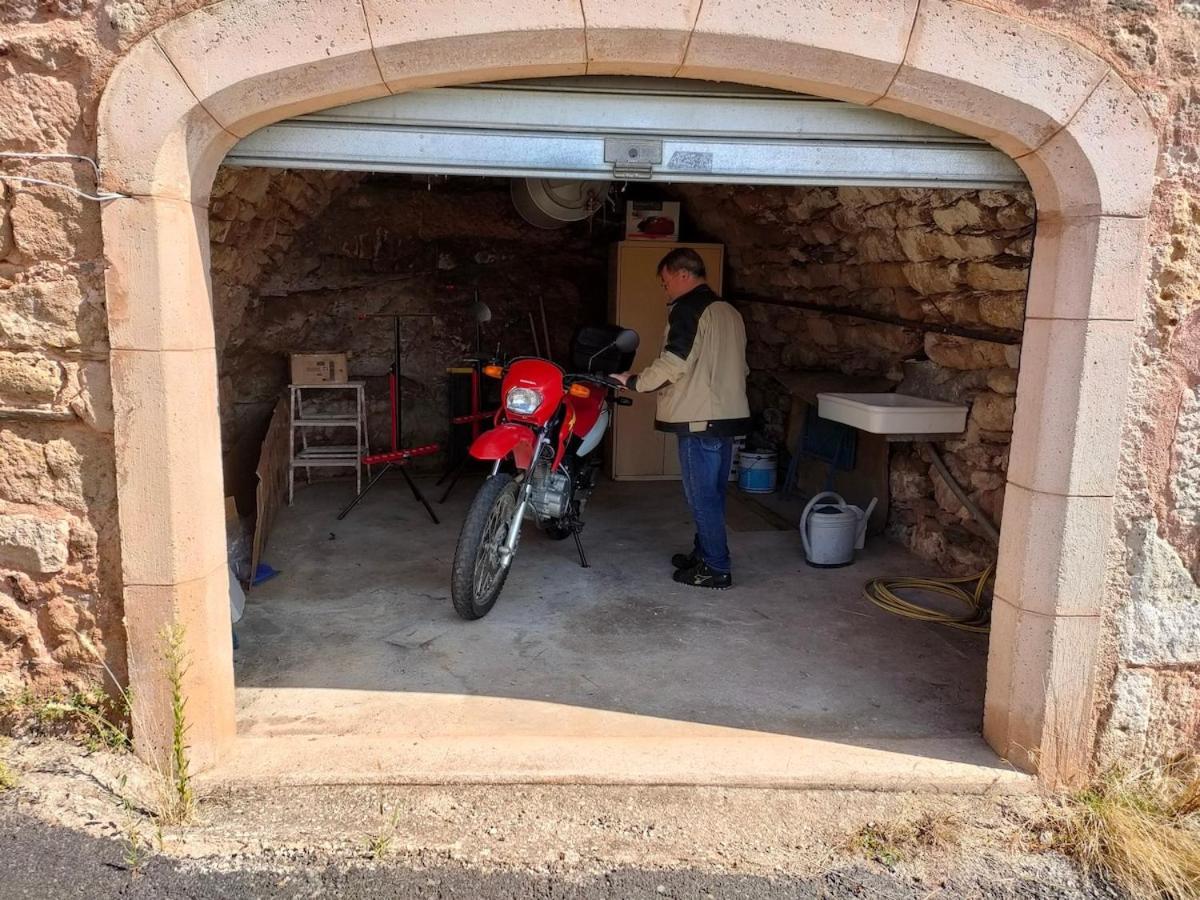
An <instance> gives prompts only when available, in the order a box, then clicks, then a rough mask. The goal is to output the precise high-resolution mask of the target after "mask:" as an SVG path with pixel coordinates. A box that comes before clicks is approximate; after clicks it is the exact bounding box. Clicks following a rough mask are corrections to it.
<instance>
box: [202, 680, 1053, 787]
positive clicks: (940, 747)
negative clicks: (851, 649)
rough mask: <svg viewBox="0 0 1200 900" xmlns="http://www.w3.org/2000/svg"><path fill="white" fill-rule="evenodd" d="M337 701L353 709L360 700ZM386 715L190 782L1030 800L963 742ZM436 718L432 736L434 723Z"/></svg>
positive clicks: (269, 738)
mask: <svg viewBox="0 0 1200 900" xmlns="http://www.w3.org/2000/svg"><path fill="white" fill-rule="evenodd" d="M343 702H346V703H348V704H352V705H353V706H354V707H355V708H357V709H359V710H361V709H362V707H363V703H364V700H363V698H343ZM368 705H369V702H368ZM389 705H391V704H389ZM394 706H395V708H394V710H392V711H393V712H394V713H395V715H396V718H395V719H392V721H393V722H394V723H396V724H398V725H403V724H404V723H408V724H410V725H413V726H415V727H412V728H404V727H401V728H399V729H397V730H396V731H395V732H393V733H375V734H370V733H366V734H364V733H362V732H361V731H356V733H353V734H340V735H335V734H329V733H324V734H318V733H303V732H302V731H296V732H293V733H273V734H269V735H262V734H257V735H256V734H243V735H240V736H239V737H238V739H237V741H236V744H235V747H234V751H233V753H232V754H231V755H230V757H229V758H228V759H227V760H226V762H225V763H223V764H222V765H221V766H220V767H219V768H218V769H216V770H214V771H211V772H208V773H205V774H204V775H203V776H201V777H200V781H201V783H204V782H211V783H214V784H217V783H219V784H222V785H223V786H228V785H229V784H230V783H238V782H243V783H245V782H249V783H272V784H295V785H321V784H330V785H334V784H337V785H343V784H408V785H417V784H420V785H431V784H432V785H452V784H510V785H511V784H569V785H663V786H717V787H755V788H794V789H808V790H812V789H846V790H850V789H852V790H874V791H925V792H946V793H957V794H964V793H965V794H996V795H1011V794H1021V793H1027V792H1031V791H1033V790H1035V789H1036V784H1037V783H1036V779H1035V778H1034V777H1033V776H1031V775H1027V774H1025V773H1023V772H1020V771H1018V770H1016V769H1015V768H1013V767H1012V766H1010V765H1009V764H1007V763H1005V762H1004V761H1002V760H1000V759H998V758H997V757H996V755H995V754H994V753H993V752H992V750H991V749H990V748H989V747H988V746H987V745H986V744H985V743H984V741H983V740H982V738H980V737H978V736H972V735H966V736H942V737H930V738H888V739H880V740H869V739H865V738H864V739H863V741H862V743H861V744H856V743H853V742H848V741H847V740H845V739H842V740H836V741H835V740H827V739H820V738H809V737H801V736H795V735H786V734H774V733H768V732H761V731H753V730H749V729H743V728H730V727H726V726H719V725H707V724H700V723H694V722H686V721H678V720H670V719H661V718H655V717H651V716H641V715H630V714H625V713H617V712H612V711H608V710H596V709H586V708H579V707H568V706H563V705H560V704H554V703H543V702H538V701H528V700H512V699H508V698H486V697H462V696H454V695H418V696H407V697H403V698H395V701H394ZM377 712H382V708H379V707H377ZM389 718H390V717H389ZM438 720H440V721H441V722H442V723H443V727H437V726H436V725H434V723H435V722H437V721H438ZM376 721H377V722H378V721H379V719H376ZM301 727H302V726H301Z"/></svg>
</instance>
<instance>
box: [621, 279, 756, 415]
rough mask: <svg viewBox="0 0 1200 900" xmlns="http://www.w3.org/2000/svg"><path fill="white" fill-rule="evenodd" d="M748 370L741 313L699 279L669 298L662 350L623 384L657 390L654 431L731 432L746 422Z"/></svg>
mask: <svg viewBox="0 0 1200 900" xmlns="http://www.w3.org/2000/svg"><path fill="white" fill-rule="evenodd" d="M749 372H750V370H749V368H747V366H746V325H745V323H744V322H743V321H742V315H741V313H739V312H738V311H737V310H736V309H734V308H733V307H732V306H730V305H729V304H728V303H726V302H725V301H724V300H722V299H721V298H720V297H719V296H717V294H716V293H715V292H714V291H713V289H712V288H710V287H709V286H708V285H707V284H702V285H700V286H699V287H696V288H693V289H692V290H690V291H688V292H687V293H686V294H684V295H682V296H681V297H677V298H675V302H674V303H672V304H671V312H670V315H669V316H668V317H667V330H666V341H665V345H664V346H663V351H662V353H661V354H660V355H659V357H658V359H656V360H654V362H652V363H650V365H648V366H647V367H646V368H645V369H643V370H642V371H641V372H639V373H638V374H637V375H634V376H633V377H632V378H630V380H629V388H630V389H631V390H635V391H638V392H640V393H650V392H652V391H657V392H658V398H657V399H658V412H657V415H656V417H655V423H654V426H655V427H656V428H658V429H659V430H660V431H670V432H675V433H677V434H709V435H720V436H734V435H740V434H746V433H747V431H749V428H750V404H749V402H748V401H747V400H746V376H747V375H748V374H749Z"/></svg>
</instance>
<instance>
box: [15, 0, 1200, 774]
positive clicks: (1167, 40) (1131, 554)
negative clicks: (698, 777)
mask: <svg viewBox="0 0 1200 900" xmlns="http://www.w3.org/2000/svg"><path fill="white" fill-rule="evenodd" d="M278 6H279V4H266V5H264V4H259V3H253V2H249V0H226V2H224V3H216V4H206V3H204V2H202V0H182V2H155V0H139V2H123V0H103V2H102V0H13V2H8V3H6V4H4V5H3V6H0V110H2V111H3V113H2V114H0V150H3V151H4V152H6V153H16V154H77V155H79V156H82V157H86V158H89V159H97V158H98V159H99V163H100V174H99V178H97V173H96V171H94V170H93V168H92V165H91V164H90V163H89V162H87V161H86V160H80V159H67V158H55V157H53V156H44V155H43V156H38V157H36V158H33V157H22V156H7V157H4V158H0V173H3V174H4V175H5V176H6V178H7V180H5V181H3V182H0V191H2V193H0V690H4V691H12V690H16V689H18V688H20V687H21V686H22V685H32V686H34V687H36V688H38V689H43V690H53V689H60V688H62V687H65V686H70V685H73V684H81V683H85V682H89V683H90V682H96V681H99V680H101V677H102V675H101V670H100V667H99V665H98V663H97V661H96V660H95V659H94V657H93V656H92V655H91V654H90V653H88V652H86V650H85V648H84V647H83V646H82V645H81V644H80V638H79V634H81V633H82V634H84V635H86V636H87V637H88V638H90V640H91V642H93V643H94V644H95V645H96V646H97V647H99V648H101V653H102V655H103V657H104V659H105V662H106V663H107V664H108V666H109V667H110V668H111V669H112V670H113V671H114V672H116V673H117V675H118V677H121V678H126V677H128V678H129V679H130V680H131V681H132V682H133V683H134V684H135V696H136V697H137V698H138V702H139V703H140V704H143V708H144V709H153V708H155V704H158V703H161V701H162V694H161V687H160V686H159V682H158V681H157V680H156V679H157V678H158V675H157V674H156V673H157V672H158V670H157V668H156V664H155V663H154V661H153V660H152V659H151V656H152V654H150V653H149V652H148V647H149V637H150V636H151V635H152V634H153V633H155V629H156V628H157V627H158V626H159V625H161V624H162V623H164V622H170V621H173V620H186V621H188V622H190V623H191V625H192V628H191V634H193V635H194V637H195V644H194V646H192V647H191V648H190V650H191V652H192V654H193V660H194V665H193V669H192V673H191V674H190V675H189V678H190V682H189V687H190V689H191V691H192V696H193V707H192V708H193V713H194V715H195V717H196V722H195V725H196V727H195V730H194V731H193V739H194V741H195V743H196V745H197V754H198V755H197V759H198V762H199V763H200V764H205V763H208V762H211V761H213V760H215V759H216V758H217V756H218V755H219V753H220V752H221V748H222V747H223V746H225V745H226V744H227V742H228V740H229V738H230V736H231V733H232V680H231V668H230V666H229V665H228V659H227V653H228V651H227V649H225V648H223V646H222V645H221V643H220V641H219V640H218V639H217V638H218V637H219V634H218V632H219V628H218V627H217V626H219V624H220V623H219V616H218V617H217V618H214V616H215V615H216V612H214V610H216V611H217V612H219V603H218V602H217V601H216V600H215V599H214V598H215V597H216V596H217V594H218V593H219V592H218V588H219V581H220V575H221V572H220V568H219V566H220V565H221V560H220V555H221V554H220V550H221V548H220V545H219V537H218V535H219V533H220V504H219V500H220V498H219V492H218V491H217V487H216V486H217V485H219V483H220V469H219V437H218V434H219V432H218V430H217V423H216V412H215V410H216V389H217V387H216V386H217V379H216V371H215V364H214V363H213V362H212V356H213V353H212V351H213V338H212V337H211V331H212V327H213V326H212V325H211V324H205V317H207V319H209V320H211V317H212V307H211V301H210V300H209V299H208V297H209V292H208V285H207V283H206V282H207V279H208V272H207V268H208V264H209V262H210V260H209V259H208V256H207V253H208V251H207V247H208V240H207V237H208V235H207V233H206V232H207V214H208V209H207V207H208V203H209V193H210V191H209V188H210V186H211V183H212V179H213V175H214V173H215V169H216V163H217V161H218V160H219V158H220V156H221V155H223V153H224V152H225V149H227V147H228V146H230V145H231V144H232V142H233V140H235V139H236V136H238V135H242V134H245V133H247V132H248V131H250V130H253V129H254V128H256V127H259V126H261V125H262V124H265V123H267V122H269V121H273V120H275V119H278V118H282V117H285V116H288V115H292V114H295V113H296V112H299V111H305V110H309V109H315V108H319V107H321V106H331V105H336V104H339V103H343V102H348V101H350V100H353V99H360V98H364V97H368V96H378V95H380V94H382V93H385V92H386V91H388V90H404V89H407V88H408V87H412V86H418V85H420V86H425V85H431V84H441V83H448V82H451V81H456V80H459V81H462V80H465V81H477V80H483V79H484V78H502V77H521V76H523V75H531V74H538V75H557V74H579V73H582V72H585V71H590V72H606V73H627V74H648V75H673V74H679V75H686V76H691V77H708V78H722V79H726V80H731V81H737V80H744V81H747V82H750V83H756V84H767V85H771V86H776V87H783V88H787V89H795V90H804V91H808V92H812V93H818V94H824V95H827V96H834V97H837V98H838V99H848V100H855V101H858V102H868V103H877V104H878V105H880V106H881V107H883V108H887V109H891V110H893V111H898V112H902V113H906V114H909V115H914V116H916V117H918V118H925V119H927V120H929V121H934V122H935V123H936V124H941V125H945V126H948V127H956V128H958V129H959V130H962V131H965V132H967V133H971V134H975V135H978V136H983V137H986V138H987V139H988V140H990V141H992V142H993V143H994V144H995V145H996V146H998V147H999V148H1000V149H1002V150H1004V151H1005V152H1007V153H1009V154H1010V155H1012V156H1014V158H1016V159H1017V161H1018V163H1019V164H1021V165H1022V167H1023V168H1024V169H1025V171H1026V173H1027V174H1028V175H1029V177H1030V180H1031V183H1032V185H1033V193H1034V198H1035V202H1036V204H1037V207H1038V228H1037V234H1036V237H1035V240H1034V245H1033V248H1032V253H1033V256H1032V270H1031V274H1030V284H1029V300H1028V307H1027V309H1026V315H1027V317H1028V318H1027V321H1026V339H1025V342H1024V345H1023V350H1022V353H1023V356H1022V360H1021V374H1020V379H1019V381H1020V384H1019V387H1018V389H1017V400H1016V410H1015V413H1014V416H1015V421H1014V431H1013V435H1014V437H1013V451H1012V454H1011V458H1010V463H1011V465H1010V468H1009V471H1008V473H1007V478H1008V489H1007V491H1006V496H1005V499H1004V510H1005V513H1006V515H1005V521H1006V525H1007V526H1008V527H1007V530H1006V534H1007V535H1008V537H1007V538H1006V541H1007V543H1006V546H1005V547H1002V550H1001V558H1002V566H1001V569H1002V571H1001V582H1000V584H999V586H998V593H1001V594H1002V597H1001V602H1000V603H998V618H997V621H996V627H995V628H994V630H993V636H992V651H991V657H990V673H989V681H990V683H989V712H988V716H989V718H988V719H987V720H985V733H986V734H987V735H988V737H989V740H991V741H992V742H993V745H994V746H997V748H998V749H1000V750H1001V752H1004V753H1010V754H1015V755H1018V756H1019V755H1020V753H1021V748H1022V747H1024V748H1025V750H1026V752H1028V751H1030V749H1031V748H1038V747H1040V748H1041V749H1042V751H1043V752H1049V751H1050V750H1051V749H1052V748H1051V747H1050V746H1049V745H1050V742H1051V738H1052V737H1055V736H1058V737H1062V736H1063V735H1066V738H1065V740H1067V741H1068V742H1069V743H1070V744H1071V749H1070V754H1069V756H1070V760H1069V761H1063V760H1060V761H1058V762H1047V757H1045V756H1043V757H1042V761H1043V765H1044V766H1054V765H1057V766H1060V767H1062V768H1065V769H1066V768H1071V767H1075V768H1078V767H1079V766H1080V765H1083V766H1088V765H1095V764H1100V763H1104V762H1108V761H1113V760H1139V759H1143V758H1153V757H1159V756H1162V755H1165V754H1168V753H1171V752H1174V751H1176V750H1178V749H1181V748H1184V747H1189V746H1190V747H1195V746H1196V744H1197V741H1198V740H1200V587H1198V581H1200V263H1198V262H1197V260H1198V258H1200V257H1198V254H1200V158H1198V157H1197V154H1196V147H1197V146H1198V145H1200V97H1198V96H1197V92H1196V89H1195V82H1196V77H1197V57H1198V55H1200V8H1197V5H1196V4H1195V3H1191V2H1176V3H1166V2H1162V3H1154V2H1144V3H1142V2H1139V3H1128V2H1105V0H1087V2H1082V3H1081V2H1076V0H1049V2H1043V0H1038V2H1032V0H1029V2H1023V0H974V2H966V0H921V2H920V3H918V2H917V0H894V2H892V0H872V2H869V3H867V4H864V5H863V9H858V10H856V12H855V14H854V16H852V17H847V16H846V15H845V14H844V11H843V12H841V13H839V11H838V7H839V6H840V5H839V4H828V3H822V2H819V0H797V2H794V3H788V4H753V5H750V4H738V3H734V2H732V0H729V2H717V0H709V2H706V3H705V4H703V6H701V5H700V4H699V3H698V2H695V0H678V2H672V3H669V4H667V5H666V7H665V8H661V9H660V8H657V7H656V8H655V9H654V11H653V20H649V19H644V18H643V16H644V15H649V13H641V12H638V11H637V10H635V9H633V8H632V7H630V6H629V5H626V4H621V3H615V2H601V0H583V3H582V7H583V8H581V7H580V6H579V5H578V4H572V3H554V2H550V0H514V2H512V3H509V4H503V5H502V6H503V10H502V11H500V10H499V9H498V8H497V7H496V6H495V4H492V3H488V4H476V3H463V4H455V5H454V6H455V8H454V11H453V14H451V12H450V10H449V6H448V5H447V8H442V6H443V5H442V4H437V3H432V4H428V5H427V6H428V8H427V9H426V8H425V7H422V8H421V9H420V10H417V9H415V8H410V7H408V6H407V5H404V4H398V3H389V2H383V0H363V2H358V0H355V2H337V3H329V4H324V3H322V4H315V3H306V2H303V0H292V2H289V3H288V4H287V6H288V10H287V11H283V12H281V11H280V10H279V9H278V8H277V7H278ZM268 7H269V8H270V9H268ZM584 8H586V10H585V9H584ZM423 17H425V18H423ZM497 17H503V19H504V24H503V31H498V30H497V29H498V28H500V27H501V26H500V25H498V24H497V23H496V22H495V19H496V18H497ZM368 23H369V27H368ZM864 23H865V24H869V25H870V30H869V31H867V30H864V27H865V25H864ZM314 35H316V37H315V38H314V37H313V36H314ZM246 40H253V41H254V42H255V43H254V51H253V52H248V51H247V47H246V46H245V44H244V41H246ZM318 44H319V45H320V46H319V48H318V49H319V50H320V53H319V54H317V55H311V54H316V53H317V49H314V47H316V45H318ZM453 60H470V62H469V63H468V62H459V63H453V62H452V61H453ZM467 65H470V66H471V69H470V71H465V70H461V67H462V66H467ZM102 98H103V102H102ZM14 178H26V179H28V178H35V179H42V180H46V181H53V182H57V183H65V184H67V185H70V186H73V187H74V188H76V189H77V190H78V191H79V192H81V193H83V194H90V195H93V196H95V192H96V191H97V189H106V190H113V191H118V192H120V193H122V194H125V195H127V197H128V199H122V200H117V201H111V202H108V203H105V204H103V205H101V204H100V203H97V202H95V201H94V200H91V199H86V198H85V197H82V196H79V195H77V194H74V193H71V192H68V191H64V190H62V189H58V188H51V187H46V186H44V185H36V184H32V183H30V182H27V181H26V182H18V181H14V180H12V179H14ZM981 199H982V198H981ZM306 202H307V201H306ZM312 202H318V203H319V202H320V198H315V199H314V200H313V201H312ZM978 206H979V207H980V208H981V209H982V208H987V205H986V204H985V203H982V202H981V203H980V204H978ZM1005 208H1009V207H1007V206H1006V207H1005ZM963 212H964V214H965V215H970V213H968V212H966V210H965V208H964V211H963ZM945 215H947V216H953V215H955V213H953V212H948V213H945ZM201 217H203V219H204V221H201ZM1017 227H1018V228H1019V227H1022V226H1017ZM960 233H961V232H960ZM188 235H190V236H191V238H190V240H183V239H182V237H181V236H183V237H186V236H188ZM197 237H199V238H200V239H199V240H197ZM1015 240H1017V241H1020V240H1022V238H1020V237H1017V238H1015ZM901 249H904V248H901ZM1015 255H1017V256H1019V255H1020V254H1015ZM909 261H910V262H915V261H916V260H913V259H912V258H911V257H909ZM901 265H903V263H901ZM970 270H971V264H970V263H968V265H967V266H966V267H965V272H966V274H965V276H964V277H966V278H968V280H969V278H970ZM977 271H984V270H982V269H977ZM1006 302H1007V301H997V302H996V307H995V309H992V308H991V306H990V304H989V309H990V310H991V312H989V315H990V314H992V313H994V314H995V315H996V316H997V317H1001V318H1006V320H1007V317H1008V316H1011V309H1008V310H1006V309H1003V307H1004V306H1005V304H1006ZM979 314H980V316H981V317H982V316H983V314H984V313H983V308H982V306H981V308H980V313H979ZM217 327H218V328H220V327H222V326H221V323H220V322H218V323H217ZM817 327H818V328H820V326H817ZM830 343H832V341H831V342H830ZM943 344H944V342H942V341H939V340H937V339H933V346H931V347H929V348H928V349H930V350H931V353H930V355H931V357H932V356H933V355H934V354H936V353H938V352H941V348H942V345H943ZM1130 348H1131V349H1130ZM959 350H961V348H954V349H953V351H952V352H955V353H957V352H958V351H959ZM948 352H951V351H948ZM1126 360H1129V362H1128V365H1126V364H1125V361H1126ZM993 362H994V365H993V364H992V363H993ZM1002 363H1003V364H1002ZM1010 367H1011V363H1010V361H1009V360H1007V359H1004V360H1000V359H996V360H992V361H989V362H988V365H987V371H988V373H989V381H988V384H987V390H988V391H990V392H991V393H993V394H995V395H996V396H997V397H999V398H1000V399H997V400H991V399H989V401H988V403H989V412H988V415H989V416H992V415H994V416H995V418H996V420H997V421H1001V420H1005V419H1007V414H1008V411H1007V403H1006V401H1004V399H1003V398H1004V397H1007V396H1011V394H1009V393H1007V390H1008V389H1009V388H1010V387H1011V385H1010V382H1009V381H1008V380H1007V379H1006V377H1005V376H1004V374H1003V370H1004V369H1006V368H1010ZM197 373H198V374H197ZM206 373H208V374H206ZM993 373H994V374H995V378H996V383H994V384H993V383H992V382H991V380H990V378H991V377H992V374H993ZM210 382H211V384H210ZM1002 388H1003V389H1002ZM980 390H983V388H982V387H981V388H980ZM156 398H170V399H171V402H170V403H167V402H165V400H163V401H162V402H159V400H157V399H156ZM193 409H195V410H201V409H206V410H207V413H205V414H204V415H202V416H193V415H191V414H190V411H191V410H193ZM982 424H983V423H980V427H981V428H982ZM985 430H987V431H991V430H993V429H990V428H989V429H985ZM1022 435H1024V436H1025V438H1026V440H1023V438H1022ZM916 468H918V467H916V466H915V465H914V469H916ZM1015 473H1019V474H1015ZM915 475H918V476H919V475H920V472H919V471H916V472H915ZM151 510H152V511H155V512H153V513H152V512H148V511H151ZM156 515H157V516H158V518H157V519H156V520H155V516H156ZM152 520H154V524H153V525H151V521H152ZM1014 523H1015V524H1014ZM209 532H211V536H210V537H204V535H208V534H209ZM1006 554H1008V559H1010V560H1012V561H1013V562H1014V563H1015V562H1017V561H1019V562H1020V565H1015V564H1014V565H1009V566H1007V567H1006V566H1005V565H1004V559H1005V556H1006ZM122 617H125V624H124V626H123V625H122ZM210 632H211V634H210ZM227 636H228V635H227V633H226V634H225V638H227ZM225 643H227V640H226V641H225ZM1079 673H1084V674H1082V675H1080V674H1079ZM992 683H995V684H997V685H1003V686H1004V688H1003V691H1002V692H1001V693H996V694H993V693H992ZM997 690H999V689H997ZM138 739H139V741H140V742H141V743H142V745H143V746H144V747H145V746H150V747H152V746H154V745H155V744H156V741H158V740H160V739H161V735H156V734H154V733H146V734H141V735H138ZM1027 760H1028V757H1027Z"/></svg>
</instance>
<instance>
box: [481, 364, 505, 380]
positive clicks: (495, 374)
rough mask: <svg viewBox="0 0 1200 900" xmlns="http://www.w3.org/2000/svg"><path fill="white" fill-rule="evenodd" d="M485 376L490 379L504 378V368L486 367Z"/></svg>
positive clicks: (484, 368) (484, 369)
mask: <svg viewBox="0 0 1200 900" xmlns="http://www.w3.org/2000/svg"><path fill="white" fill-rule="evenodd" d="M483 374H484V375H486V376H487V377H488V378H502V377H503V376H504V367H503V366H484V367H483Z"/></svg>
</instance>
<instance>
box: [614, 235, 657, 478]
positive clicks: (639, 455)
mask: <svg viewBox="0 0 1200 900" xmlns="http://www.w3.org/2000/svg"><path fill="white" fill-rule="evenodd" d="M617 252H618V253H619V254H620V261H619V263H618V265H617V288H616V290H617V321H616V324H618V325H621V326H622V327H624V328H632V329H633V330H634V331H636V332H637V333H638V337H639V338H640V343H639V344H638V351H637V355H636V356H635V357H634V360H633V371H635V372H637V371H640V370H641V369H644V368H645V367H646V366H648V365H649V364H650V363H651V362H653V361H654V358H655V357H656V356H658V353H659V350H661V349H662V343H663V332H664V330H665V329H666V327H667V298H666V295H665V294H664V293H663V290H662V286H661V285H659V283H658V273H657V272H656V271H655V269H656V268H657V266H658V261H659V260H660V259H662V256H663V253H665V252H666V251H665V250H664V249H663V248H662V247H661V246H648V247H643V246H633V247H631V246H629V245H627V244H622V245H620V247H619V248H618V250H617ZM624 396H627V397H629V398H630V399H631V400H633V405H632V406H618V407H617V416H616V421H615V422H614V423H613V441H614V444H613V475H614V477H617V478H630V477H634V478H636V477H642V478H644V477H647V476H655V475H662V474H663V470H662V461H663V437H664V436H663V434H662V432H659V431H655V430H654V413H655V405H656V404H655V400H654V395H653V394H637V393H629V394H625V395H624Z"/></svg>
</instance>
